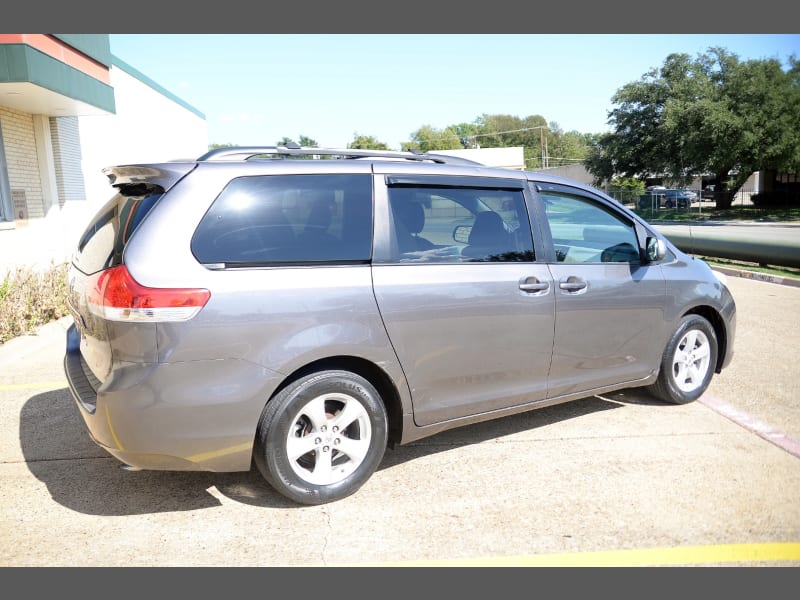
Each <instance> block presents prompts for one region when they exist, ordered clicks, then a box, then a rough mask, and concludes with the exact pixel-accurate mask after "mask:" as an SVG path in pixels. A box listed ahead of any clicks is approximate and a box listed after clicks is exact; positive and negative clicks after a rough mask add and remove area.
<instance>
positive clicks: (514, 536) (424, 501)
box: [0, 277, 800, 566]
mask: <svg viewBox="0 0 800 600" xmlns="http://www.w3.org/2000/svg"><path fill="white" fill-rule="evenodd" d="M729 282H730V287H731V290H732V292H733V294H734V297H735V299H736V301H737V306H738V332H737V339H736V351H735V352H736V354H735V357H734V359H733V362H732V364H731V366H730V368H729V369H728V370H727V371H726V372H724V373H723V374H722V375H718V376H716V377H715V380H714V381H713V383H712V385H711V387H710V389H709V391H708V393H707V394H706V395H705V396H703V398H701V400H700V401H698V402H695V403H693V404H689V405H685V406H673V405H667V404H663V403H660V402H658V401H655V400H653V399H651V398H650V397H649V396H646V395H645V394H643V393H642V392H640V391H635V390H628V391H624V392H620V393H615V394H611V395H608V396H602V397H600V396H595V397H592V398H589V399H586V400H582V401H577V402H572V403H569V404H563V405H560V406H555V407H550V408H545V409H540V410H537V411H533V412H529V413H526V414H522V415H516V416H513V417H508V418H504V419H500V420H498V421H494V422H489V423H483V424H478V425H472V426H467V427H464V428H461V429H457V430H453V431H449V432H446V433H443V434H439V435H436V436H434V437H431V438H428V439H425V440H421V441H419V442H416V443H413V444H411V445H409V446H404V447H400V448H397V449H395V450H389V451H387V454H386V457H385V459H384V462H383V464H382V465H381V467H380V468H379V470H378V471H377V472H376V473H375V475H373V477H372V478H371V479H370V480H369V481H368V482H367V484H366V485H365V486H364V487H363V488H361V490H359V492H357V493H356V494H355V495H354V496H351V497H349V498H346V499H345V500H342V501H340V502H337V503H334V504H329V505H323V506H316V507H299V506H295V505H292V504H291V503H289V502H288V501H287V500H285V499H283V498H282V497H281V496H279V495H278V494H276V493H274V492H272V491H271V489H270V488H269V487H268V486H267V485H266V483H264V482H263V481H262V480H261V478H260V477H259V476H258V474H257V473H256V472H250V473H227V474H215V473H176V472H145V471H142V472H127V471H123V470H122V469H120V468H119V463H117V462H116V461H115V460H114V459H113V458H111V457H110V456H108V455H107V454H105V453H104V452H103V451H102V450H101V449H100V448H98V447H96V446H95V445H94V444H93V443H92V442H91V441H90V440H89V438H88V435H87V434H86V432H85V430H84V428H83V424H82V422H81V421H80V418H79V416H78V413H77V410H76V409H75V407H74V405H73V400H72V399H71V397H70V394H69V392H68V390H67V388H66V382H65V380H64V376H63V372H62V367H61V360H62V357H63V350H64V332H65V330H66V328H67V326H68V324H69V320H68V319H62V320H60V321H57V322H55V323H51V324H49V325H47V326H45V327H43V328H41V329H40V330H39V331H38V332H37V334H35V335H28V336H24V337H21V338H17V339H14V340H11V341H10V342H8V343H6V344H4V345H0V431H1V432H2V434H1V435H0V542H2V543H0V566H344V565H349V566H352V565H403V566H406V565H479V566H495V565H497V566H538V565H563V566H570V565H596V566H600V565H614V566H626V565H654V566H655V565H712V566H715V565H747V566H800V502H798V501H797V499H798V497H800V442H798V440H800V384H799V383H798V381H800V377H798V375H800V373H799V372H798V367H797V353H798V351H800V319H798V315H800V288H798V287H793V286H787V285H777V284H773V283H768V282H764V281H758V280H752V279H745V278H739V277H730V278H729Z"/></svg>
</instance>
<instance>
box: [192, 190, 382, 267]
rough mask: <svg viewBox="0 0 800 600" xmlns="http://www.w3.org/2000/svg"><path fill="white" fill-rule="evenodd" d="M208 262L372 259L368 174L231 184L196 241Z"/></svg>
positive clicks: (196, 252)
mask: <svg viewBox="0 0 800 600" xmlns="http://www.w3.org/2000/svg"><path fill="white" fill-rule="evenodd" d="M192 252H193V253H194V255H195V257H196V258H197V260H199V261H200V262H201V263H204V264H212V263H213V264H225V265H230V266H248V265H258V264H274V263H304V262H314V263H316V262H327V263H353V262H367V261H369V260H370V257H371V253H372V184H371V178H370V176H369V175H265V176H256V177H239V178H237V179H234V180H233V181H231V182H230V183H229V184H228V186H227V187H226V188H225V189H224V190H223V191H222V193H221V194H220V195H219V197H218V198H217V199H216V200H215V201H214V203H213V204H212V205H211V208H210V209H209V210H208V212H207V213H206V215H205V216H204V217H203V219H202V221H201V222H200V225H199V226H198V228H197V231H196V232H195V235H194V237H193V239H192Z"/></svg>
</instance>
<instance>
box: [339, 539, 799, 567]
mask: <svg viewBox="0 0 800 600" xmlns="http://www.w3.org/2000/svg"><path fill="white" fill-rule="evenodd" d="M774 561H796V562H800V543H793V542H792V543H769V544H726V545H717V546H686V547H682V548H681V547H679V548H647V549H642V550H615V551H609V552H579V553H572V554H542V555H534V556H506V557H492V558H466V559H452V560H427V561H425V560H423V561H405V562H403V561H400V562H385V563H374V564H372V565H365V564H364V563H356V564H354V565H352V566H383V567H645V566H667V565H698V564H715V563H751V562H774Z"/></svg>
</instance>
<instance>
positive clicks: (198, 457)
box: [186, 442, 253, 462]
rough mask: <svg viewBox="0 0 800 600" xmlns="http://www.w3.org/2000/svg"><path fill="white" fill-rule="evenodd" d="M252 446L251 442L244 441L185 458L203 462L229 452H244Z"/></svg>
mask: <svg viewBox="0 0 800 600" xmlns="http://www.w3.org/2000/svg"><path fill="white" fill-rule="evenodd" d="M252 448H253V443H252V442H245V443H243V444H238V445H236V446H230V447H228V448H222V449H221V450H214V451H212V452H203V453H201V454H194V455H192V456H187V457H186V459H187V460H190V461H192V462H205V461H207V460H210V459H212V458H219V457H221V456H227V455H229V454H236V453H237V452H245V451H248V450H251V449H252Z"/></svg>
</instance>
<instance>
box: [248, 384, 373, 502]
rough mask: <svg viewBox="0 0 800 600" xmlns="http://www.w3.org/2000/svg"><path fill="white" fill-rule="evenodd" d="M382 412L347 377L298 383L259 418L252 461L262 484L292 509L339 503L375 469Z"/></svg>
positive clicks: (369, 392)
mask: <svg viewBox="0 0 800 600" xmlns="http://www.w3.org/2000/svg"><path fill="white" fill-rule="evenodd" d="M387 430H388V427H387V418H386V410H385V408H384V406H383V402H382V401H381V398H380V395H379V394H378V392H377V390H376V389H375V387H374V386H373V385H372V384H371V383H370V382H369V381H367V380H366V379H364V378H363V377H361V376H359V375H356V374H355V373H350V372H348V371H322V372H318V373H312V374H310V375H306V376H305V377H301V378H300V379H298V380H297V381H295V382H293V383H291V384H290V385H288V386H287V387H286V388H284V389H283V390H281V391H280V392H279V393H278V394H277V395H276V396H275V397H274V398H273V399H272V400H270V401H269V402H268V403H267V405H266V407H265V408H264V411H263V413H262V415H261V420H260V421H259V425H258V429H257V431H256V440H255V445H254V450H253V458H254V461H255V464H256V467H257V468H258V470H259V471H260V472H261V474H262V475H263V477H264V478H265V479H266V480H267V482H268V483H269V484H270V485H271V486H272V487H273V488H274V489H275V490H276V491H277V492H279V493H280V494H282V495H284V496H286V497H287V498H290V499H291V500H294V501H295V502H298V503H300V504H308V505H316V504H324V503H327V502H334V501H337V500H341V499H342V498H345V497H347V496H349V495H351V494H353V493H354V492H355V491H356V490H358V489H359V488H360V487H361V486H362V485H363V484H364V483H366V481H367V479H369V478H370V476H372V474H373V473H374V472H375V470H376V469H377V468H378V465H379V464H380V462H381V460H382V459H383V454H384V452H385V450H386V442H387Z"/></svg>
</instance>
